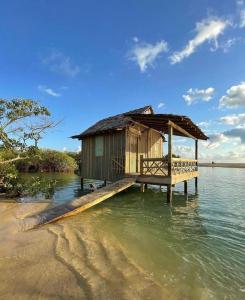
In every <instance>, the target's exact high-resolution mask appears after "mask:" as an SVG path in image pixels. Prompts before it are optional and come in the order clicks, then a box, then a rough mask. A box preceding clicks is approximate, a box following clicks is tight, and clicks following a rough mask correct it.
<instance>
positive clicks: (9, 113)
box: [0, 98, 58, 164]
mask: <svg viewBox="0 0 245 300" xmlns="http://www.w3.org/2000/svg"><path fill="white" fill-rule="evenodd" d="M57 124H58V123H57V122H54V121H52V120H51V119H50V112H49V111H48V109H47V108H46V107H44V106H41V105H40V104H39V103H38V102H37V101H34V100H32V99H20V98H17V99H12V100H5V99H0V149H2V150H3V149H4V150H7V151H8V152H11V155H10V156H11V157H10V158H9V159H6V157H5V158H3V156H2V155H1V157H0V164H6V163H11V162H14V161H16V160H21V159H26V158H28V157H30V155H33V153H35V150H36V149H37V146H38V142H39V140H40V139H41V138H42V135H43V134H44V132H45V131H46V130H47V129H49V128H52V127H54V126H56V125H57Z"/></svg>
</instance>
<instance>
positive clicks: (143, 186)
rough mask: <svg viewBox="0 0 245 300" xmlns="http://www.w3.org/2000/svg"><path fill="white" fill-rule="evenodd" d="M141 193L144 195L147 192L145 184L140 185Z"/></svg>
mask: <svg viewBox="0 0 245 300" xmlns="http://www.w3.org/2000/svg"><path fill="white" fill-rule="evenodd" d="M140 191H141V192H142V193H144V191H145V184H144V183H141V184H140Z"/></svg>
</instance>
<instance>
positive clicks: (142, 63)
mask: <svg viewBox="0 0 245 300" xmlns="http://www.w3.org/2000/svg"><path fill="white" fill-rule="evenodd" d="M167 51H168V44H167V42H165V41H164V40H162V41H160V42H157V43H156V44H155V45H153V44H148V43H137V44H136V45H135V46H134V47H133V49H132V50H131V52H130V59H131V60H133V61H135V62H136V63H137V64H138V66H139V68H140V70H141V72H145V71H146V70H147V68H148V67H149V66H153V63H154V62H155V60H156V59H157V57H158V56H159V55H160V54H161V53H163V52H167Z"/></svg>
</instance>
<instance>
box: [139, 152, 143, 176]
mask: <svg viewBox="0 0 245 300" xmlns="http://www.w3.org/2000/svg"><path fill="white" fill-rule="evenodd" d="M143 158H144V157H143V155H142V154H141V155H140V175H143V173H144V170H143Z"/></svg>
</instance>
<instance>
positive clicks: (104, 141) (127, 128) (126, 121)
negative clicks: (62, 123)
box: [72, 106, 208, 202]
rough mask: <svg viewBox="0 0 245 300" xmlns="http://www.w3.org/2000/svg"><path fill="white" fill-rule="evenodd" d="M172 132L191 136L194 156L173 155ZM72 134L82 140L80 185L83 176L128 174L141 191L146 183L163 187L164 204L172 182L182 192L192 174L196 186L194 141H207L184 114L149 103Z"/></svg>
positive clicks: (113, 178)
mask: <svg viewBox="0 0 245 300" xmlns="http://www.w3.org/2000/svg"><path fill="white" fill-rule="evenodd" d="M165 135H167V136H168V153H167V156H165V157H164V156H163V155H164V153H163V143H164V142H166V139H165ZM173 135H178V136H184V137H189V138H192V139H194V140H195V159H194V160H191V159H184V158H174V157H173V152H172V147H173ZM72 138H74V139H79V140H81V142H82V159H81V161H82V163H81V164H82V165H81V183H82V184H83V179H85V178H86V179H97V180H104V181H105V182H106V181H112V182H115V181H117V180H120V179H122V178H125V177H132V178H135V181H136V182H138V183H141V190H142V191H144V188H145V187H147V184H153V185H160V186H162V185H166V186H167V187H168V189H167V191H168V192H167V200H168V202H170V201H171V200H172V187H173V186H174V185H175V184H176V183H178V182H184V187H185V193H187V180H189V179H192V178H195V187H196V190H197V177H198V140H207V139H208V137H207V136H206V135H205V134H204V133H203V132H202V131H201V129H200V128H199V127H198V126H197V125H195V124H194V123H193V122H192V121H191V120H190V119H189V118H188V117H186V116H179V115H172V114H155V113H154V111H153V109H152V107H151V106H145V107H142V108H138V109H135V110H132V111H129V112H126V113H122V114H119V115H116V116H112V117H109V118H106V119H103V120H101V121H99V122H97V123H96V124H94V125H93V126H91V127H89V128H88V129H87V130H85V131H84V132H82V133H81V134H79V135H74V136H72Z"/></svg>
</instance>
